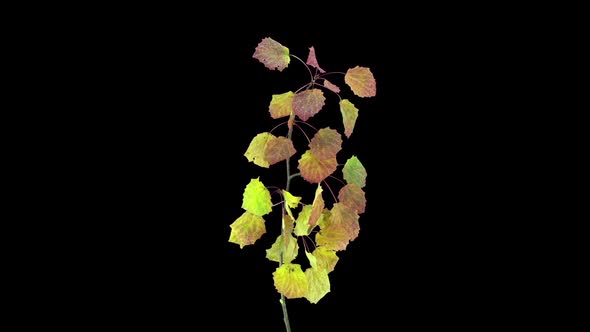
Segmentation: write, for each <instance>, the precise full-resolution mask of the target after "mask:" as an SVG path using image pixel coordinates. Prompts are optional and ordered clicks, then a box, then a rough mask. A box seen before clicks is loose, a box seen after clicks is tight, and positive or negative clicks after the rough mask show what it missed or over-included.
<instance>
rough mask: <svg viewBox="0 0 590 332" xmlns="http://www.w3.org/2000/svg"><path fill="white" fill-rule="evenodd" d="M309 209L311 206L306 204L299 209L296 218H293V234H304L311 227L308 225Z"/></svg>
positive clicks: (306, 233)
mask: <svg viewBox="0 0 590 332" xmlns="http://www.w3.org/2000/svg"><path fill="white" fill-rule="evenodd" d="M311 210H312V206H311V205H306V206H304V207H303V208H302V209H301V211H299V214H298V215H297V220H295V229H294V232H295V235H297V236H306V235H309V233H310V232H311V227H309V216H310V214H311Z"/></svg>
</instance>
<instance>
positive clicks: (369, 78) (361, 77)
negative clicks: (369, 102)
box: [344, 66, 377, 97]
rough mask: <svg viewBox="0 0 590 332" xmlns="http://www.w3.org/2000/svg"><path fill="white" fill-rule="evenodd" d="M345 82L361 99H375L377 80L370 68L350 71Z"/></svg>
mask: <svg viewBox="0 0 590 332" xmlns="http://www.w3.org/2000/svg"><path fill="white" fill-rule="evenodd" d="M344 82H345V83H346V84H348V86H349V87H350V89H351V90H352V92H353V93H354V94H355V95H357V96H359V97H374V96H375V94H376V93H377V85H376V82H375V78H374V77H373V73H371V70H370V69H369V68H366V67H359V66H356V67H354V68H351V69H348V71H347V72H346V74H345V75H344Z"/></svg>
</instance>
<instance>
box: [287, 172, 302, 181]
mask: <svg viewBox="0 0 590 332" xmlns="http://www.w3.org/2000/svg"><path fill="white" fill-rule="evenodd" d="M300 175H301V173H295V174H291V176H289V181H291V180H292V179H293V178H296V177H298V176H300Z"/></svg>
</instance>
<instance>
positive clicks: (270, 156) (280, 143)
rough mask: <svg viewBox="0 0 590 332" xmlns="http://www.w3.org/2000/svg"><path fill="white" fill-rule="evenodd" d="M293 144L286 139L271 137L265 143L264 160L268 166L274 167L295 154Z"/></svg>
mask: <svg viewBox="0 0 590 332" xmlns="http://www.w3.org/2000/svg"><path fill="white" fill-rule="evenodd" d="M295 152H297V151H295V147H294V146H293V142H292V141H291V140H290V139H288V138H287V137H283V136H280V137H273V138H271V139H270V140H268V142H267V143H266V150H265V154H264V156H265V159H266V161H267V162H268V164H269V165H274V164H276V163H278V162H279V161H283V160H285V159H287V158H289V157H291V156H292V155H294V154H295Z"/></svg>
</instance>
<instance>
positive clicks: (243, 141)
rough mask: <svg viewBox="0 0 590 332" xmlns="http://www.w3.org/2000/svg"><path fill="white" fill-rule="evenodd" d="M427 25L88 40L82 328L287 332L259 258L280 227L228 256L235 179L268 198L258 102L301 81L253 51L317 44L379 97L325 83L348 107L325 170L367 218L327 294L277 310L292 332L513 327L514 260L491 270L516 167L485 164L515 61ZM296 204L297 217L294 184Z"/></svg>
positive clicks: (448, 24) (286, 26)
mask: <svg viewBox="0 0 590 332" xmlns="http://www.w3.org/2000/svg"><path fill="white" fill-rule="evenodd" d="M420 13H423V12H420ZM203 15H205V16H207V15H206V14H205V13H203ZM429 15H432V16H428V17H424V16H422V15H419V14H418V13H411V18H409V17H404V15H401V14H398V15H394V18H397V19H398V20H397V21H396V20H394V19H393V18H392V20H391V22H390V21H389V20H383V19H379V20H371V19H370V17H369V19H367V20H366V21H363V22H362V23H361V22H357V23H358V24H357V25H346V24H344V23H343V22H342V21H340V20H339V19H338V18H339V16H338V15H335V16H334V17H333V18H335V22H334V23H331V22H332V21H329V22H330V23H328V21H322V20H321V19H319V18H318V19H317V20H314V19H310V21H301V22H297V21H293V20H288V19H285V21H282V22H281V24H279V23H278V22H279V21H280V20H278V21H277V22H274V21H268V24H264V21H263V20H260V19H259V18H255V17H252V21H256V22H257V23H263V24H257V25H256V27H254V25H251V24H248V20H246V23H240V24H238V25H236V26H231V27H230V26H229V25H231V24H232V23H231V22H232V21H231V20H230V19H229V18H227V17H223V16H222V17H219V18H218V19H213V21H214V22H215V23H214V24H204V23H203V22H201V21H200V20H195V19H194V17H187V16H185V15H179V14H177V13H176V14H171V15H165V14H162V15H155V16H150V17H140V16H141V15H136V16H134V19H133V20H122V21H119V22H118V23H117V25H116V27H117V28H116V29H111V28H109V27H107V26H108V24H105V26H103V27H104V28H105V29H106V31H105V30H102V29H101V28H99V29H96V30H95V31H93V32H91V33H90V34H91V35H90V36H87V37H90V38H91V40H96V41H97V43H95V44H93V46H94V47H90V48H89V49H88V50H86V51H82V52H83V53H84V54H86V53H85V52H88V54H89V55H90V54H91V58H92V59H93V62H92V63H91V65H90V66H89V67H90V68H91V69H89V71H90V73H89V75H91V76H93V77H96V82H95V85H96V88H93V89H92V91H87V93H88V94H89V95H90V96H91V97H88V96H85V98H86V102H87V101H88V98H93V99H91V101H92V102H91V104H92V105H91V106H92V108H93V109H95V110H96V112H93V113H92V114H93V116H94V118H93V119H92V121H89V123H88V124H87V126H86V127H83V128H81V129H80V131H81V132H82V133H81V135H85V136H86V135H87V136H92V137H93V139H92V141H91V142H90V143H89V144H90V146H85V147H84V148H86V149H88V150H90V151H92V152H91V153H89V155H90V157H89V159H88V161H87V162H88V165H89V166H90V167H91V169H92V171H89V172H88V174H85V175H86V176H90V177H91V183H92V184H91V185H90V187H91V188H93V189H96V190H95V196H96V198H93V199H90V200H84V203H83V204H84V208H85V209H86V210H85V211H92V212H91V213H90V214H91V217H92V219H96V223H92V225H93V226H92V229H91V231H88V232H87V233H85V236H82V237H80V242H81V245H86V246H89V247H92V250H91V254H89V255H85V256H84V257H83V259H81V261H82V262H83V263H80V264H82V265H83V266H85V267H86V268H85V269H82V270H81V271H82V272H79V276H80V278H77V277H72V281H74V280H77V281H76V282H79V280H84V281H83V282H82V283H81V284H82V285H81V287H80V288H79V291H78V292H77V295H76V299H78V301H83V302H84V303H87V302H88V301H90V302H95V303H101V304H100V305H97V306H96V305H95V306H93V307H92V309H87V310H86V309H79V311H80V313H79V315H81V316H85V317H86V316H87V317H89V318H88V319H87V320H86V322H87V323H89V322H92V323H90V324H94V323H95V324H105V325H109V324H111V323H114V322H116V321H119V322H121V321H122V322H123V323H119V324H122V325H123V326H129V327H137V326H138V325H140V326H146V327H148V326H149V327H155V326H157V327H161V328H163V329H175V328H177V327H178V326H183V328H186V329H196V330H207V331H229V330H233V329H240V330H246V331H281V330H282V329H283V322H282V312H281V307H280V305H279V302H278V299H279V295H278V293H277V292H276V290H275V289H274V286H273V280H272V272H273V271H274V269H275V268H276V264H275V263H272V262H270V261H268V260H267V259H266V258H265V250H266V249H267V248H268V247H270V245H271V244H272V242H273V240H274V237H275V235H274V234H270V233H271V232H272V231H275V232H276V231H277V228H276V226H273V225H276V224H277V223H278V222H279V220H278V219H277V218H274V219H273V218H272V215H271V216H269V217H268V218H266V219H267V221H266V224H267V229H268V231H269V234H265V235H264V236H263V237H262V238H261V239H260V240H259V241H257V242H256V244H254V245H252V246H247V247H245V248H243V249H240V248H239V246H237V245H236V244H233V243H229V242H228V239H229V235H230V227H229V225H230V224H231V223H232V222H233V221H234V220H235V219H236V218H237V217H239V216H240V215H241V213H242V209H241V200H242V192H243V188H244V187H245V185H246V184H247V183H248V182H249V180H250V179H251V178H255V177H259V176H260V178H261V180H262V181H263V182H264V183H265V184H266V185H276V186H283V185H284V166H282V165H276V166H274V167H271V168H269V169H263V168H260V167H257V166H256V165H254V164H252V163H249V162H248V161H247V159H246V158H245V157H244V156H243V154H244V152H245V150H246V148H247V146H248V144H249V142H250V140H251V139H252V137H254V135H256V134H257V133H259V132H263V131H268V130H270V129H271V128H273V127H274V126H275V125H276V124H278V123H280V122H281V121H282V120H273V119H271V118H270V117H269V114H268V104H269V102H270V98H271V96H272V94H278V93H282V92H285V91H288V90H295V89H297V88H299V87H300V86H301V85H302V84H305V83H306V82H307V79H308V75H309V74H308V73H307V70H306V69H305V68H304V67H303V66H302V64H300V63H298V62H297V61H295V60H294V59H292V61H291V63H290V65H289V67H288V68H287V69H285V70H284V71H283V72H278V71H270V70H268V69H267V68H265V67H264V66H263V65H262V64H261V63H259V62H258V61H257V60H256V59H254V58H252V55H253V53H254V49H255V47H256V45H257V44H258V43H259V42H260V41H261V40H262V38H265V37H270V38H273V39H274V40H276V41H278V42H280V43H281V44H283V45H284V46H286V47H288V48H289V50H290V52H291V53H292V54H295V55H297V56H298V57H300V58H301V59H303V60H305V59H306V58H307V54H308V50H309V47H311V46H314V48H315V50H316V56H317V59H318V62H319V64H320V66H322V68H323V69H325V70H327V71H346V70H347V69H348V68H351V67H354V66H357V65H359V66H364V67H369V68H370V69H371V71H372V73H373V74H374V76H375V79H376V81H377V95H376V97H373V98H359V97H356V96H354V95H352V94H351V92H350V91H349V90H348V88H347V87H345V85H344V84H342V82H343V81H339V80H338V79H337V78H336V79H334V83H337V84H338V83H340V84H339V85H340V87H341V88H342V90H343V92H342V95H343V96H346V97H344V98H348V99H350V100H351V101H352V102H353V103H354V104H355V105H356V106H357V107H358V108H359V118H358V120H357V123H356V127H355V129H354V133H353V135H352V136H351V138H350V139H348V140H347V139H345V142H344V143H343V150H342V152H341V153H340V154H339V157H338V161H339V162H341V163H342V162H344V161H345V160H346V158H347V157H348V156H350V155H356V156H358V157H359V159H360V160H361V161H362V162H363V164H364V166H365V168H366V170H367V173H368V176H367V185H366V187H365V191H366V199H367V210H366V213H365V214H363V215H361V218H360V220H359V221H360V225H361V230H360V233H359V237H358V238H357V239H356V240H355V241H353V242H352V243H351V244H350V245H349V246H348V248H347V250H346V251H344V252H339V254H338V255H339V257H340V261H339V262H338V265H337V266H336V270H335V271H334V272H333V273H331V274H330V279H331V292H330V293H328V295H326V296H325V297H324V298H323V299H322V300H321V301H320V302H319V303H318V304H310V303H308V302H307V300H305V299H294V300H289V301H288V309H289V314H290V319H291V325H292V328H293V331H308V332H309V331H336V330H350V328H351V327H352V326H359V329H360V330H363V331H374V330H383V329H389V328H395V327H399V326H411V327H412V329H414V328H415V329H418V328H427V327H428V328H431V327H451V328H457V327H468V328H479V327H482V326H502V325H503V324H504V323H505V322H506V321H507V320H509V319H510V318H513V317H514V316H515V315H517V314H516V312H518V310H519V309H518V308H519V303H520V302H521V301H522V295H521V293H520V291H514V290H513V289H512V287H513V286H514V285H517V286H518V285H520V283H521V280H519V277H518V273H517V272H515V271H517V266H518V265H519V264H521V260H520V257H518V255H517V257H514V256H512V257H510V259H507V257H508V254H507V251H508V248H512V247H513V243H512V241H513V236H516V235H506V226H507V225H506V223H507V221H506V215H507V213H506V210H508V209H509V208H510V207H511V206H514V205H518V204H519V202H518V191H519V190H520V187H519V184H518V183H517V184H516V186H514V183H513V184H512V185H513V187H512V192H510V193H509V194H504V195H500V194H498V191H497V190H499V189H500V190H501V189H504V188H505V187H504V186H505V184H506V181H507V180H506V178H507V177H509V176H510V177H511V176H513V173H519V172H520V171H521V170H520V169H518V167H517V166H516V165H515V162H514V161H513V158H512V156H511V155H510V154H517V153H518V151H514V150H511V152H506V151H503V153H508V154H509V156H508V157H506V156H505V157H504V158H502V159H499V158H496V156H497V155H498V154H499V151H497V149H498V147H497V146H498V145H504V144H505V143H506V142H505V140H506V139H507V138H506V137H508V136H511V135H512V134H511V128H510V127H506V126H502V127H501V128H500V127H499V126H498V125H497V124H498V123H499V122H501V121H505V120H506V118H507V117H508V118H509V117H510V116H509V115H506V114H503V113H502V108H501V107H499V106H501V105H505V103H504V102H505V98H506V95H510V94H511V93H513V90H511V88H510V87H507V86H506V85H499V84H497V82H498V81H497V79H498V78H499V77H500V78H501V77H502V75H503V71H504V66H505V65H506V64H507V63H511V62H512V61H518V59H516V60H514V57H511V55H513V52H512V51H510V47H508V48H497V47H493V46H492V45H495V44H496V43H497V40H496V39H495V37H494V34H493V33H491V31H490V30H489V28H487V27H484V26H482V25H480V24H478V23H477V21H478V17H474V18H472V19H462V20H461V21H460V23H457V22H456V21H453V20H450V19H449V20H446V19H443V18H440V17H437V16H436V15H433V14H432V13H431V14H429ZM310 18H313V16H310ZM343 21H344V22H348V21H346V20H343ZM322 22H324V23H322ZM492 30H493V29H492ZM101 39H104V40H101ZM99 40H100V41H99ZM91 44H92V43H91ZM507 49H508V51H507ZM516 76H517V77H516V78H514V80H518V75H516ZM513 84H514V83H513ZM500 96H502V97H500ZM336 102H337V100H336V99H335V98H330V97H328V99H327V101H326V106H325V109H324V110H322V112H320V114H318V115H317V116H316V117H312V118H311V119H310V120H309V122H310V123H312V124H316V121H317V122H318V123H320V124H321V123H326V124H329V125H330V126H331V127H332V128H335V129H337V130H342V125H341V122H340V121H341V119H340V114H339V112H338V108H337V106H336ZM318 127H319V125H318ZM88 132H90V133H92V134H90V135H89V134H88ZM293 165H295V164H293ZM276 174H278V175H276ZM295 188H298V189H300V190H301V192H302V193H305V195H307V196H305V198H304V200H307V201H310V200H311V198H310V195H312V193H313V191H312V192H306V190H309V189H306V186H305V184H304V183H299V184H297V185H295V184H294V190H293V191H295ZM324 194H325V195H327V192H326V191H324ZM324 198H326V197H324ZM275 217H276V215H275ZM513 231H514V230H513ZM515 233H517V232H513V233H512V234H515ZM275 234H276V233H275ZM89 243H90V244H91V245H89ZM77 275H78V274H77ZM87 280H88V281H87ZM90 280H91V281H90ZM508 289H510V290H511V291H510V292H509V291H508ZM509 293H510V294H509ZM84 308H87V307H84Z"/></svg>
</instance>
